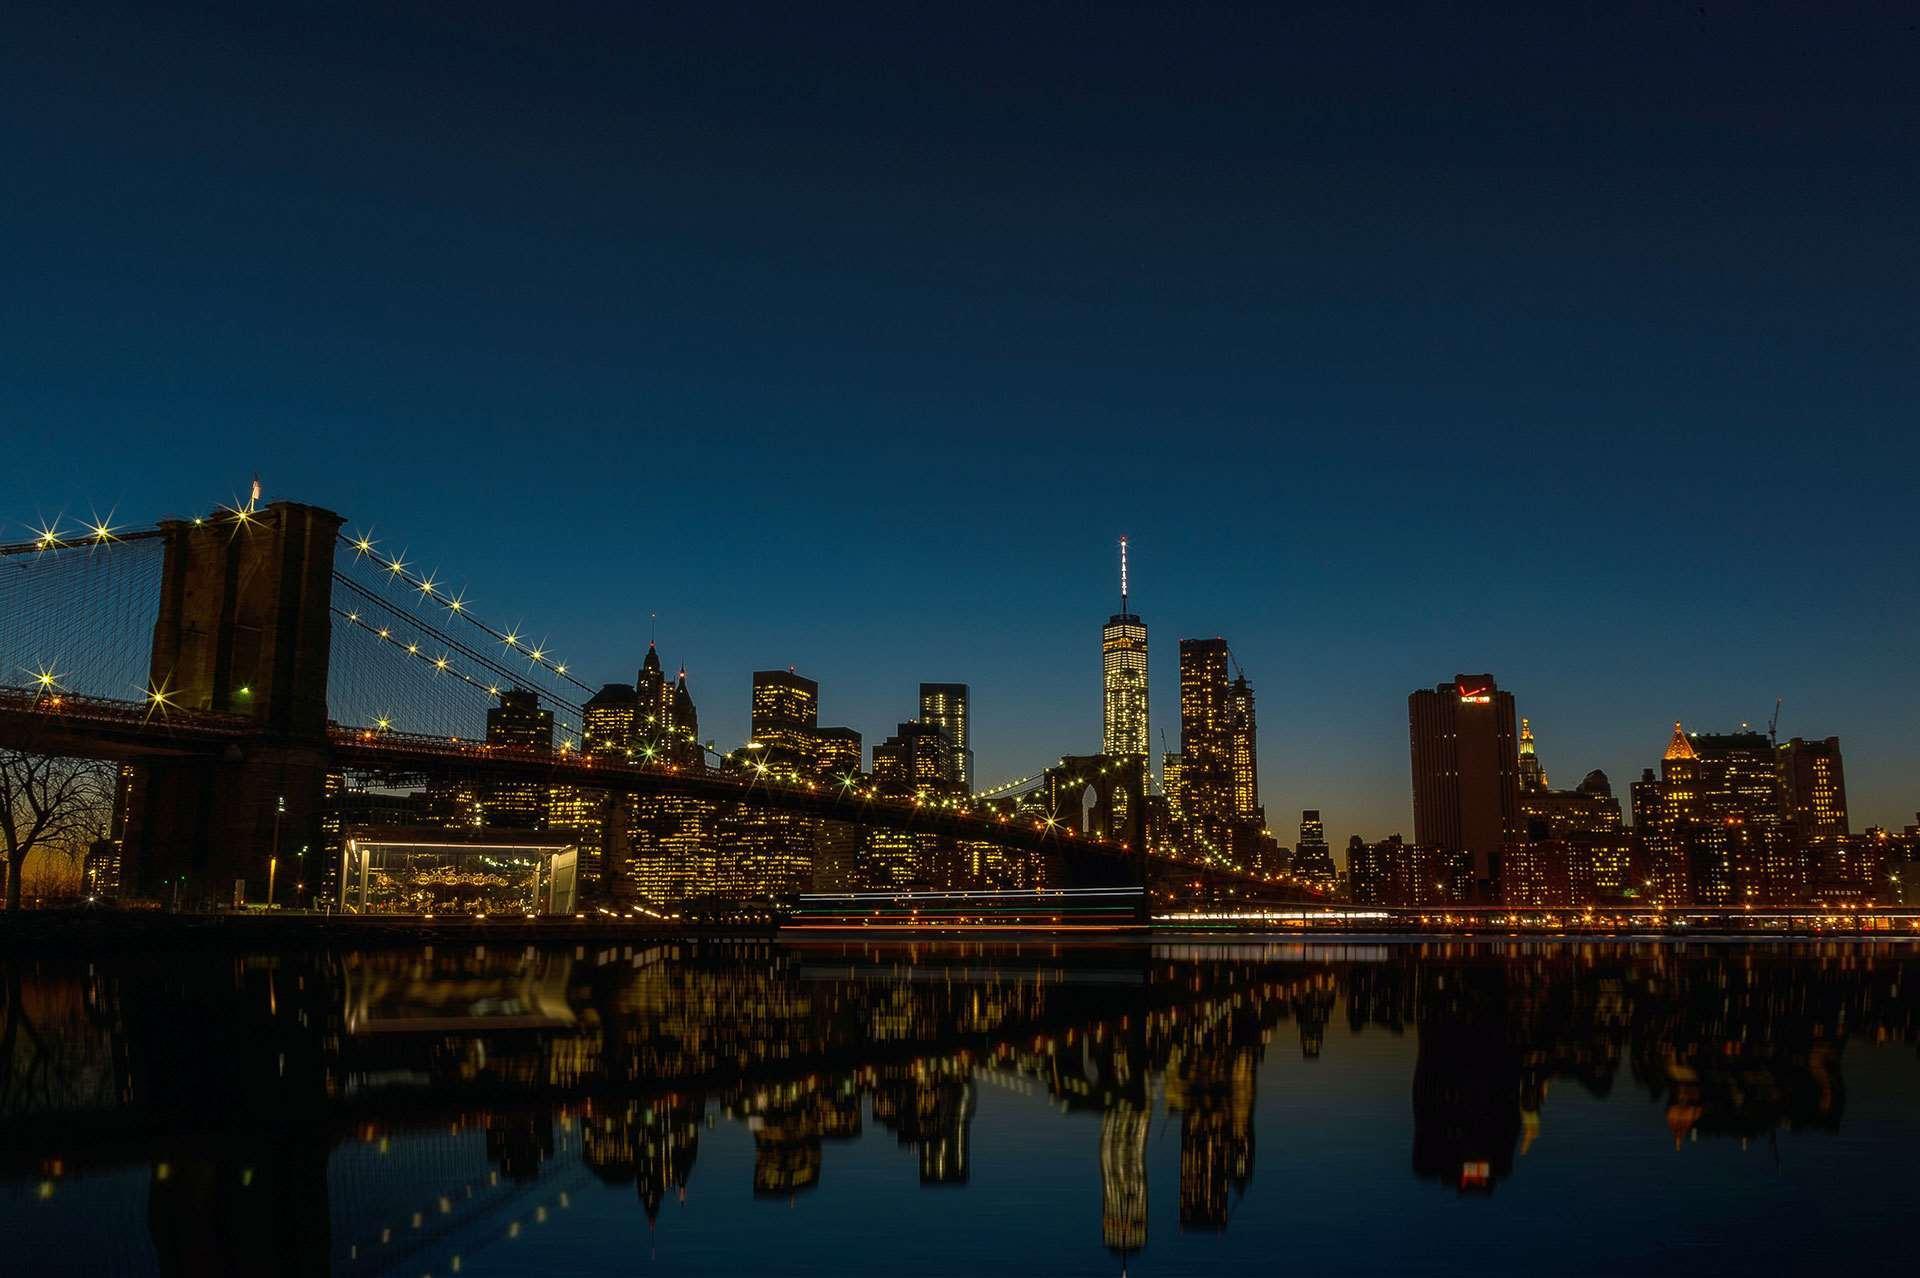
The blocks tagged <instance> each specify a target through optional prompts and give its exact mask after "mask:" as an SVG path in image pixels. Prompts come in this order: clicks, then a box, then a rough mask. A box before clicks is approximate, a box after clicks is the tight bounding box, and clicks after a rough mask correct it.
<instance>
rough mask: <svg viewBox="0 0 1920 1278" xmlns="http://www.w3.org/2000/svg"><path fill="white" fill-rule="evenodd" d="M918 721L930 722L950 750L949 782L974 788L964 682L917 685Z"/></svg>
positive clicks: (969, 788)
mask: <svg viewBox="0 0 1920 1278" xmlns="http://www.w3.org/2000/svg"><path fill="white" fill-rule="evenodd" d="M920 722H922V723H930V724H932V725H933V726H934V727H936V728H938V729H939V730H940V733H941V735H942V736H944V737H946V739H947V742H948V744H950V745H951V746H952V747H953V759H952V762H951V764H950V768H951V771H952V775H951V776H949V777H948V780H950V781H957V782H959V783H960V784H961V785H964V786H965V787H966V788H967V789H968V791H969V792H971V791H972V789H973V749H972V747H971V746H970V745H969V744H968V737H967V685H966V684H964V683H923V684H921V685H920Z"/></svg>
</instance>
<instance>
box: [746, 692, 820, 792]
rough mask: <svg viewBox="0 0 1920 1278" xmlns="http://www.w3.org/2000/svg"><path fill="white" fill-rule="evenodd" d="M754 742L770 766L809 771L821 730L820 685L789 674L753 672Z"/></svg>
mask: <svg viewBox="0 0 1920 1278" xmlns="http://www.w3.org/2000/svg"><path fill="white" fill-rule="evenodd" d="M752 718H753V739H754V741H755V742H756V743H757V744H758V745H759V746H760V749H761V751H762V754H763V757H764V758H765V759H766V760H767V761H768V762H769V763H770V764H771V763H775V762H778V763H782V764H785V765H786V766H787V767H790V768H794V769H799V770H806V771H811V770H812V768H813V761H814V756H815V754H816V753H817V750H818V747H817V743H816V742H815V741H814V739H813V734H814V730H815V729H816V728H818V727H819V726H820V685H819V684H817V683H815V682H814V681H813V680H811V679H808V678H805V677H804V676H801V675H797V674H795V673H794V672H793V671H792V670H756V671H754V672H753V713H752Z"/></svg>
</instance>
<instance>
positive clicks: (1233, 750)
mask: <svg viewBox="0 0 1920 1278" xmlns="http://www.w3.org/2000/svg"><path fill="white" fill-rule="evenodd" d="M1227 766H1228V767H1229V768H1230V769H1231V770H1232V773H1233V815H1234V819H1235V820H1239V821H1262V820H1264V817H1265V814H1264V813H1263V812H1262V811H1261V808H1260V774H1259V766H1258V762H1257V759H1256V753H1255V741H1254V730H1253V685H1251V684H1249V683H1248V682H1247V677H1246V676H1245V675H1244V674H1243V675H1239V676H1237V677H1236V678H1235V679H1234V681H1233V686H1232V687H1230V688H1228V689H1227Z"/></svg>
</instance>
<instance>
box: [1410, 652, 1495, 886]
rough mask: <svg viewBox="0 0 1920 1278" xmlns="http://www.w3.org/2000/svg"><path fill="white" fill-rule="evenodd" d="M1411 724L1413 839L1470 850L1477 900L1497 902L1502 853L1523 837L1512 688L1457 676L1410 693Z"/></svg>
mask: <svg viewBox="0 0 1920 1278" xmlns="http://www.w3.org/2000/svg"><path fill="white" fill-rule="evenodd" d="M1407 726H1408V735H1409V739H1410V746H1411V755H1412V765H1413V830H1414V841H1415V843H1417V844H1419V845H1420V846H1422V847H1432V848H1438V849H1441V850H1442V851H1446V852H1464V853H1466V854H1468V856H1469V857H1470V858H1471V863H1472V878H1473V883H1474V887H1473V895H1474V898H1475V899H1476V900H1482V901H1489V902H1491V901H1495V900H1497V899H1498V888H1497V884H1498V879H1499V870H1500V858H1501V856H1502V855H1503V854H1504V852H1505V850H1506V849H1507V848H1509V847H1511V846H1513V845H1514V844H1516V843H1518V842H1520V841H1521V839H1522V837H1523V835H1524V825H1523V821H1522V817H1521V812H1520V753H1519V739H1518V731H1517V726H1518V725H1517V721H1516V718H1515V715H1514V706H1513V694H1512V693H1510V692H1503V691H1501V690H1500V689H1499V687H1498V686H1497V685H1496V684H1495V683H1494V679H1493V676H1492V675H1489V674H1479V675H1464V674H1463V675H1455V676H1454V678H1453V682H1451V683H1443V684H1440V685H1439V686H1438V687H1436V688H1433V689H1431V690H1428V689H1424V688H1423V689H1421V690H1420V691H1418V692H1415V693H1413V694H1412V695H1411V696H1409V697H1408V698H1407Z"/></svg>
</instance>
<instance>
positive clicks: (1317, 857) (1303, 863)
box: [1292, 808, 1337, 886]
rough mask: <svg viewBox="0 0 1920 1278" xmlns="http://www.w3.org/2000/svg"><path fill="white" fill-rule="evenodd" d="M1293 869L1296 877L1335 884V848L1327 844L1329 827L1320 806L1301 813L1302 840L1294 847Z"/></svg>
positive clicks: (1328, 884) (1327, 884)
mask: <svg viewBox="0 0 1920 1278" xmlns="http://www.w3.org/2000/svg"><path fill="white" fill-rule="evenodd" d="M1292 869H1293V875H1294V877H1295V878H1298V879H1307V880H1310V881H1312V882H1315V883H1320V884H1322V885H1325V886H1331V885H1332V884H1333V880H1334V878H1335V876H1336V874H1337V871H1336V870H1335V868H1334V864H1333V850H1332V849H1331V848H1329V847H1328V846H1327V827H1326V823H1325V822H1323V821H1322V820H1321V819H1320V810H1319V809H1318V808H1307V809H1304V810H1303V811H1302V812H1301V813H1300V842H1299V843H1298V844H1297V845H1296V846H1295V847H1294V849H1293V865H1292Z"/></svg>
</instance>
